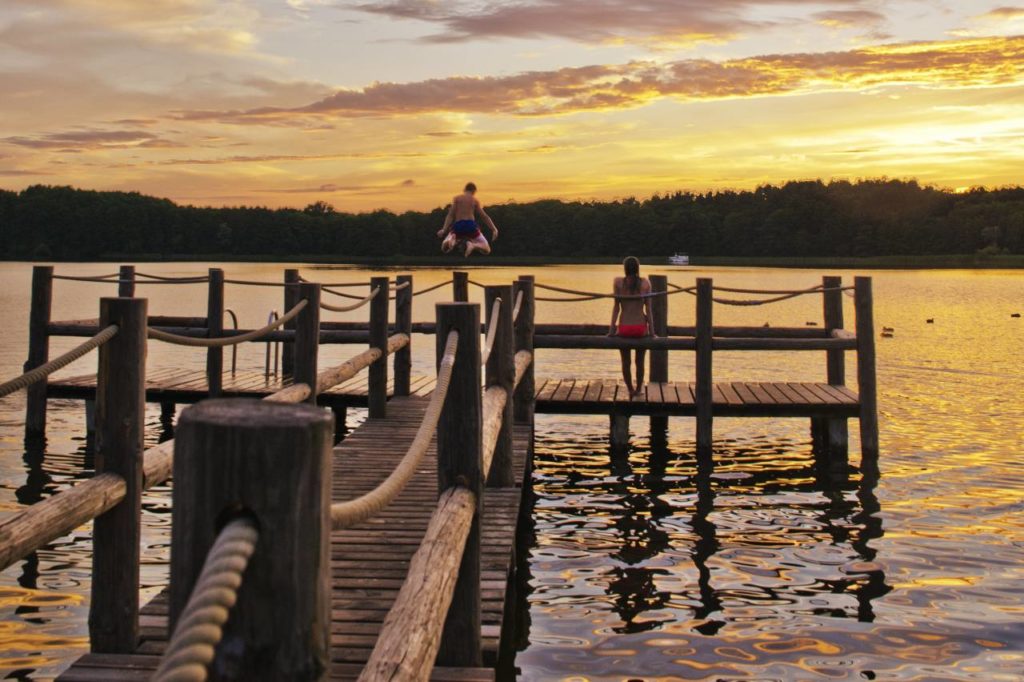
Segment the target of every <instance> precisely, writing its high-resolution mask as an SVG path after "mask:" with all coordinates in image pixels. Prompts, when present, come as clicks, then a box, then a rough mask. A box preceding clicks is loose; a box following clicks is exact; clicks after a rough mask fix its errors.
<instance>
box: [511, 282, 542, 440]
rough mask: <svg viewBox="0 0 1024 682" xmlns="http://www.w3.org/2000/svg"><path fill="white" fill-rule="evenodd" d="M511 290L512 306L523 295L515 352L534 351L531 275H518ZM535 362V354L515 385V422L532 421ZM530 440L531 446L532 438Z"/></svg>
mask: <svg viewBox="0 0 1024 682" xmlns="http://www.w3.org/2000/svg"><path fill="white" fill-rule="evenodd" d="M512 291H513V293H514V297H513V299H512V300H513V306H514V305H515V297H518V296H519V294H520V293H521V294H522V295H523V302H522V303H521V304H520V305H519V316H518V317H516V319H515V320H514V325H515V329H516V346H515V349H516V352H519V351H521V350H528V351H530V352H531V353H535V351H534V349H533V334H534V330H535V323H534V316H535V314H536V307H535V306H536V304H535V302H534V300H533V275H520V276H519V281H517V282H515V283H514V284H513V285H512ZM536 364H537V363H536V355H535V356H534V362H531V363H530V366H529V367H527V368H526V372H525V373H523V378H522V379H521V380H520V381H519V386H517V387H516V392H515V399H514V401H513V402H514V403H515V404H514V405H513V408H512V409H513V412H514V414H515V421H516V423H517V424H532V423H533V411H534V401H535V399H536V397H537V396H536V394H537V389H536V382H535V379H534V376H535V374H534V366H535V365H536ZM530 442H531V447H532V443H533V439H532V438H531V439H530Z"/></svg>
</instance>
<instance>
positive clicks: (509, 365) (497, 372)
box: [484, 285, 516, 488]
mask: <svg viewBox="0 0 1024 682" xmlns="http://www.w3.org/2000/svg"><path fill="white" fill-rule="evenodd" d="M499 298H500V299H501V305H500V306H499V307H498V319H496V320H492V319H491V309H492V307H493V306H494V301H495V300H496V299H499ZM484 308H485V309H486V310H487V328H488V329H490V325H492V324H496V325H498V326H497V329H495V331H494V346H493V347H492V348H491V354H490V356H488V358H487V378H486V385H487V387H488V388H490V387H491V386H500V387H501V388H503V389H505V393H506V394H507V398H506V400H505V409H504V411H503V415H502V418H501V430H500V431H499V432H498V441H497V443H495V445H494V456H493V457H492V459H491V470H490V472H489V473H488V475H487V485H489V486H493V487H497V488H508V487H511V486H514V485H515V484H516V480H515V476H514V475H513V472H512V385H513V384H514V383H515V380H516V362H515V351H514V350H513V347H514V341H513V338H512V287H511V285H504V286H489V287H487V288H486V289H485V290H484Z"/></svg>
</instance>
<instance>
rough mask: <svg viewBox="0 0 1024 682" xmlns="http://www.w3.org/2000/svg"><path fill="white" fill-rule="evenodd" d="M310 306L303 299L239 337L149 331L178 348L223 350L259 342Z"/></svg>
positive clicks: (150, 328) (154, 337) (151, 329)
mask: <svg viewBox="0 0 1024 682" xmlns="http://www.w3.org/2000/svg"><path fill="white" fill-rule="evenodd" d="M307 305H309V301H307V300H305V299H303V300H301V301H299V302H298V303H296V304H295V307H294V308H292V309H291V310H289V311H288V312H287V313H285V314H284V315H282V316H281V317H279V318H278V319H276V320H273V321H272V322H269V323H268V324H267V325H265V326H263V327H260V328H259V329H254V330H252V331H251V332H246V333H245V334H239V335H238V336H224V337H220V338H214V339H202V338H193V337H191V336H179V335H178V334H171V333H170V332H165V331H161V330H159V329H155V328H153V327H149V328H148V329H147V333H148V334H149V338H151V339H156V340H157V341H165V342H167V343H173V344H175V345H178V346H199V347H203V348H221V347H224V346H235V345H238V344H240V343H245V342H246V341H257V340H259V339H260V338H262V337H263V336H265V335H267V334H269V333H270V332H272V331H274V330H275V329H277V328H278V327H280V326H281V325H283V324H285V323H286V322H290V321H292V320H294V319H295V318H296V317H298V315H299V313H301V312H302V311H303V309H305V307H306V306H307Z"/></svg>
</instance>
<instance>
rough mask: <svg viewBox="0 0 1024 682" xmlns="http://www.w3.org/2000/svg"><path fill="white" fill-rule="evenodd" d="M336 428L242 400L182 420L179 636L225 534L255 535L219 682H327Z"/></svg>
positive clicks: (203, 406) (220, 658)
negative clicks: (242, 525)
mask: <svg viewBox="0 0 1024 682" xmlns="http://www.w3.org/2000/svg"><path fill="white" fill-rule="evenodd" d="M300 326H301V322H300ZM332 421H333V420H332V418H331V415H330V413H329V412H328V411H326V410H321V409H318V408H316V407H315V406H312V405H301V404H300V405H288V404H282V403H268V402H264V401H259V400H246V399H237V398H236V399H226V400H207V401H204V402H202V403H200V404H198V405H195V406H193V407H189V408H187V409H185V410H183V411H182V413H181V419H180V421H179V424H178V431H177V434H176V435H177V437H176V438H175V441H174V484H175V485H174V493H173V507H172V522H173V523H172V526H171V529H172V530H171V597H170V626H171V631H172V632H173V629H174V627H175V625H176V624H177V622H178V619H179V617H180V616H181V613H182V610H183V609H184V608H185V605H186V604H187V603H188V599H189V596H190V595H191V593H192V590H193V588H194V587H195V583H196V579H197V578H198V577H199V573H200V571H201V570H202V566H203V562H204V561H205V559H206V556H207V554H208V553H209V551H210V548H211V546H212V545H213V543H214V540H215V539H216V537H217V534H218V532H219V530H220V529H221V528H222V527H223V526H224V525H225V524H226V523H227V522H229V521H230V520H232V519H233V518H235V517H237V516H239V515H247V516H250V517H252V518H253V519H254V520H255V521H256V523H257V524H258V528H259V539H258V540H257V543H256V550H255V552H254V553H253V555H252V558H251V559H250V560H249V565H248V567H247V568H246V571H245V573H244V574H243V578H242V585H241V587H240V588H239V590H238V601H237V602H236V603H235V605H234V607H233V609H232V610H231V617H230V618H229V619H228V621H227V623H226V624H225V626H224V637H223V639H222V640H221V642H220V644H219V645H218V647H217V654H216V657H215V658H214V659H213V661H212V662H211V663H210V665H209V670H210V679H212V680H226V679H231V680H321V679H325V678H326V677H327V674H328V668H329V666H330V625H331V613H330V598H331V595H330V589H331V588H330V528H331V522H330V503H331V438H332V436H333V428H334V426H333V424H332Z"/></svg>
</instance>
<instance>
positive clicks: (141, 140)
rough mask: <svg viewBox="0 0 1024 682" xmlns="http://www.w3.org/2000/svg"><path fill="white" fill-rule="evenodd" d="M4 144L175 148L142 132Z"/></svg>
mask: <svg viewBox="0 0 1024 682" xmlns="http://www.w3.org/2000/svg"><path fill="white" fill-rule="evenodd" d="M3 141H4V142H7V143H9V144H14V145H18V146H20V147H30V148H32V149H65V148H68V149H99V148H104V147H105V148H115V147H175V146H179V145H177V144H176V143H174V142H171V141H169V140H163V139H161V138H160V137H158V136H156V135H154V134H153V133H148V132H145V131H142V130H79V131H71V132H65V133H50V134H47V135H40V136H37V137H26V136H12V137H6V138H3Z"/></svg>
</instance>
